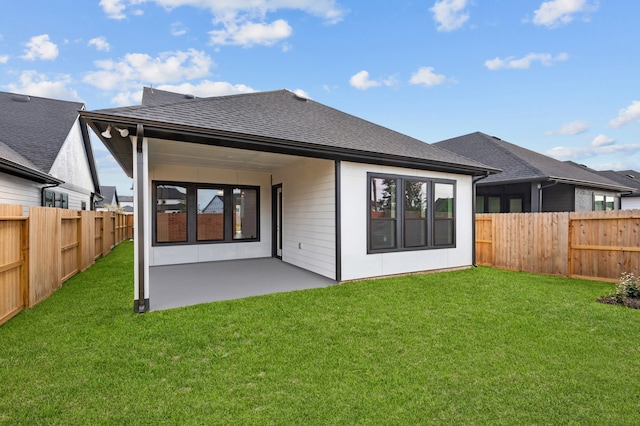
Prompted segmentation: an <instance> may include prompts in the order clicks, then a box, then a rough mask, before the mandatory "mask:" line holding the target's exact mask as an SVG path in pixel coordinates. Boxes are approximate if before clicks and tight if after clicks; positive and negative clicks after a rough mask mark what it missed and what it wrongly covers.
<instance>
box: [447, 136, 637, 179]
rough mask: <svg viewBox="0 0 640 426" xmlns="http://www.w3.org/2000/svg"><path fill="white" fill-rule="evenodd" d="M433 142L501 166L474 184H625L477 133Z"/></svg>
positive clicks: (572, 164) (485, 162)
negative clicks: (498, 170) (555, 182)
mask: <svg viewBox="0 0 640 426" xmlns="http://www.w3.org/2000/svg"><path fill="white" fill-rule="evenodd" d="M434 145H436V146H438V147H440V148H443V149H447V150H449V151H453V152H456V153H458V154H460V155H464V156H466V157H469V158H474V159H475V160H477V161H480V162H481V163H484V164H488V165H489V166H492V167H495V168H497V169H501V170H502V172H501V173H498V174H494V175H491V176H489V177H487V178H486V179H483V180H481V181H480V182H478V185H490V184H507V183H516V182H536V181H538V182H544V181H548V180H554V181H559V182H562V183H569V184H575V185H582V186H587V187H593V188H602V189H608V190H614V191H625V190H628V189H629V188H628V187H626V186H625V185H620V184H619V183H617V182H615V181H612V180H610V179H607V178H606V177H603V176H600V175H599V174H597V173H595V172H593V171H590V170H589V169H588V168H585V167H582V166H580V165H577V164H575V163H570V162H563V161H559V160H556V159H554V158H551V157H547V156H546V155H542V154H540V153H537V152H534V151H531V150H529V149H526V148H522V147H520V146H518V145H514V144H512V143H509V142H506V141H503V140H502V139H500V138H497V137H495V136H489V135H487V134H484V133H481V132H475V133H470V134H468V135H464V136H459V137H456V138H451V139H447V140H444V141H441V142H437V143H435V144H434Z"/></svg>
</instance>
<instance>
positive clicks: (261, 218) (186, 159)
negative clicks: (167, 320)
mask: <svg viewBox="0 0 640 426" xmlns="http://www.w3.org/2000/svg"><path fill="white" fill-rule="evenodd" d="M156 94H158V95H162V97H163V99H164V100H162V101H158V102H154V101H153V99H149V97H153V96H154V95H156ZM166 94H167V92H162V91H157V90H155V89H154V90H153V91H152V90H150V89H146V90H145V92H144V96H145V100H144V101H143V105H139V106H131V107H123V108H113V109H106V110H99V111H90V112H83V113H82V116H83V117H84V118H85V119H86V120H87V122H88V124H89V125H90V126H91V127H92V128H93V130H94V131H95V132H96V134H98V135H101V133H102V132H103V131H105V129H107V128H109V126H111V129H117V130H119V129H127V130H128V131H129V135H130V136H129V137H126V138H123V137H121V135H120V132H117V131H116V132H111V135H112V137H111V138H105V137H104V135H101V138H102V141H103V142H104V143H105V145H106V146H107V147H108V148H109V151H110V152H112V153H113V155H114V157H115V159H116V161H118V162H119V164H120V165H121V166H122V168H123V170H124V171H125V172H126V174H127V175H128V176H130V177H133V178H134V199H135V203H134V204H135V210H136V211H135V213H136V223H135V228H136V230H137V232H138V234H137V235H136V239H135V242H136V246H135V257H136V260H135V263H136V268H137V269H136V277H135V284H134V286H135V293H134V294H135V295H136V297H135V301H134V307H135V310H136V311H137V312H142V311H144V310H145V309H148V306H149V305H148V304H149V297H150V295H151V297H153V288H154V283H153V282H149V271H150V268H154V267H157V266H161V265H170V264H187V263H193V262H210V261H218V260H233V259H248V258H264V257H275V258H278V259H281V260H282V261H284V262H287V263H289V264H292V265H295V266H298V267H300V268H304V269H306V270H309V271H312V272H314V273H316V274H319V275H322V276H325V277H328V278H331V279H333V280H336V281H338V282H339V281H345V280H355V279H360V278H367V277H378V276H385V275H392V274H403V273H412V272H418V271H428V270H446V269H454V268H462V267H469V266H471V265H472V264H473V252H474V246H475V244H474V231H473V229H474V218H473V192H474V189H473V186H474V185H473V180H474V178H475V177H478V176H485V175H487V174H489V173H492V172H494V173H495V172H497V170H495V169H493V168H491V167H487V166H485V165H483V164H481V163H479V162H477V161H475V160H471V159H468V158H464V157H461V156H459V155H457V154H454V153H451V152H449V151H445V150H443V149H440V148H437V147H434V146H432V145H429V144H427V143H424V142H422V141H419V140H417V139H413V138H411V137H409V136H406V135H403V134H401V133H397V132H394V131H392V130H389V129H387V128H384V127H381V126H379V125H376V124H373V123H371V122H368V121H365V120H362V119H360V118H357V117H354V116H352V115H349V114H346V113H343V112H341V111H338V110H336V109H333V108H330V107H327V106H325V105H322V104H320V103H318V102H315V101H313V100H310V99H307V98H304V97H300V96H298V95H296V94H294V93H292V92H290V91H288V90H278V91H272V92H259V93H251V94H242V95H232V96H220V97H211V98H199V99H192V98H185V97H184V95H181V98H178V99H176V97H175V96H174V97H172V96H165V95H166ZM167 99H168V100H167ZM166 102H168V103H166ZM214 195H220V196H221V197H220V201H221V202H222V212H223V214H222V215H220V214H206V213H202V212H198V209H199V207H198V206H203V205H206V204H207V203H209V200H211V199H212V198H213V196H214ZM167 206H172V207H170V208H167ZM176 206H179V208H176Z"/></svg>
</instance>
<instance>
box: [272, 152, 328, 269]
mask: <svg viewBox="0 0 640 426" xmlns="http://www.w3.org/2000/svg"><path fill="white" fill-rule="evenodd" d="M273 183H274V184H279V183H282V203H283V207H282V210H283V225H282V229H283V238H282V239H283V247H282V260H283V261H285V262H287V263H291V264H293V265H296V266H299V267H301V268H304V269H307V270H309V271H312V272H315V273H317V274H320V275H323V276H325V277H329V278H332V279H335V277H336V255H335V234H336V231H335V230H336V227H335V166H334V162H333V161H328V160H316V159H301V160H300V161H299V162H298V163H296V164H295V165H293V166H289V167H287V168H286V169H285V170H281V171H279V172H275V173H274V175H273Z"/></svg>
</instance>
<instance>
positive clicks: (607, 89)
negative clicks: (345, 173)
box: [0, 0, 640, 195]
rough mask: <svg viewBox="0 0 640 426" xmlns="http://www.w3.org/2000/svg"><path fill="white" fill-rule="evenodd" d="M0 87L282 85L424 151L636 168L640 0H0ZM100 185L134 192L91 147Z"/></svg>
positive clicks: (119, 96)
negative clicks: (433, 148) (539, 156)
mask: <svg viewBox="0 0 640 426" xmlns="http://www.w3.org/2000/svg"><path fill="white" fill-rule="evenodd" d="M0 5H1V6H2V10H4V11H10V12H11V13H2V14H1V15H0V90H1V91H7V92H16V93H25V94H29V95H33V96H43V97H50V98H56V99H66V100H78V101H82V102H84V103H85V104H86V107H87V109H88V110H96V109H102V108H111V107H114V106H123V105H133V104H138V103H139V102H140V96H141V93H142V87H143V86H153V87H156V88H160V89H164V90H172V91H177V92H183V93H190V94H194V95H196V96H201V97H202V96H216V95H226V94H235V93H245V92H252V91H265V90H277V89H283V88H287V89H290V90H292V91H302V92H304V93H305V94H306V95H307V96H309V97H310V98H312V99H314V100H315V101H318V102H321V103H323V104H325V105H328V106H330V107H333V108H336V109H339V110H341V111H344V112H347V113H350V114H353V115H356V116H358V117H361V118H364V119H367V120H370V121H373V122H375V123H377V124H381V125H383V126H386V127H389V128H391V129H393V130H396V131H399V132H402V133H405V134H407V135H410V136H413V137H415V138H418V139H420V140H423V141H425V142H429V143H432V142H437V141H440V140H443V139H448V138H452V137H456V136H460V135H464V134H467V133H471V132H475V131H481V132H484V133H487V134H490V135H494V136H498V137H500V138H502V139H504V140H507V141H509V142H512V143H515V144H517V145H520V146H523V147H526V148H529V149H532V150H534V151H537V152H540V153H543V154H546V155H550V156H552V157H555V158H558V159H560V160H573V161H576V162H578V163H582V164H585V165H587V166H589V167H593V168H595V169H599V170H606V169H614V170H623V169H636V170H638V169H640V139H639V133H640V92H639V82H640V78H639V77H638V76H639V75H640V55H639V53H640V52H639V51H640V43H639V42H638V41H639V40H640V26H639V25H638V23H637V17H638V16H640V2H636V1H621V0H618V1H602V2H600V1H597V0H548V1H542V0H518V1H508V0H437V1H436V0H424V1H418V0H413V1H410V0H407V1H404V0H394V1H382V0H371V1H356V0H56V1H55V2H52V1H51V0H21V1H15V0H0ZM94 150H95V154H96V157H97V161H98V168H99V173H100V181H101V183H102V184H103V185H115V186H117V187H118V193H119V194H120V195H127V194H130V193H131V191H130V189H129V188H130V186H131V181H130V180H129V179H128V178H126V176H125V175H124V173H122V171H121V170H120V169H119V167H118V165H117V164H116V163H115V161H114V160H113V159H112V158H111V157H110V156H109V153H108V152H107V151H106V149H105V148H104V146H102V143H101V142H99V140H97V138H96V139H94Z"/></svg>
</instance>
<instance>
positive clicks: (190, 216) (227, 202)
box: [151, 180, 260, 247]
mask: <svg viewBox="0 0 640 426" xmlns="http://www.w3.org/2000/svg"><path fill="white" fill-rule="evenodd" d="M161 185H171V186H181V187H184V188H185V189H186V190H187V193H186V213H187V230H186V233H187V238H186V241H158V233H157V231H158V227H157V205H158V197H157V194H158V191H157V188H158V186H161ZM199 189H221V190H223V191H224V193H225V197H223V202H224V219H223V228H224V231H223V234H224V236H223V239H221V240H198V229H197V221H198V204H197V193H198V190H199ZM234 189H240V190H250V191H255V194H256V236H255V237H253V238H251V237H250V238H235V239H234V232H233V211H234V209H233V203H234V197H233V196H232V194H233V190H234ZM151 191H152V206H151V209H152V229H153V231H152V234H153V237H152V245H153V246H158V247H163V246H184V245H200V244H229V243H246V242H251V243H254V242H259V241H260V186H256V185H230V184H217V183H204V182H180V181H165V180H157V181H156V180H154V181H152V182H151ZM227 194H228V196H227Z"/></svg>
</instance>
